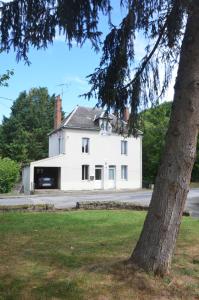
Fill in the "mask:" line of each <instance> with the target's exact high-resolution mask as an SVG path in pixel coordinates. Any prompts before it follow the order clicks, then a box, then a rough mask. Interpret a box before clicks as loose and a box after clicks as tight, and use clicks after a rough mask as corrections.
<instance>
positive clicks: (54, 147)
mask: <svg viewBox="0 0 199 300" xmlns="http://www.w3.org/2000/svg"><path fill="white" fill-rule="evenodd" d="M59 139H60V146H59ZM64 153H65V138H64V131H63V130H59V131H57V132H56V133H54V134H51V135H50V136H49V144H48V156H49V157H51V156H55V155H59V154H64Z"/></svg>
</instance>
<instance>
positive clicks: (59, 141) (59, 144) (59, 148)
mask: <svg viewBox="0 0 199 300" xmlns="http://www.w3.org/2000/svg"><path fill="white" fill-rule="evenodd" d="M58 152H59V154H61V138H60V137H59V138H58Z"/></svg>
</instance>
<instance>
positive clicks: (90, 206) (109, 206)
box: [76, 201, 190, 216]
mask: <svg viewBox="0 0 199 300" xmlns="http://www.w3.org/2000/svg"><path fill="white" fill-rule="evenodd" d="M76 209H84V210H100V209H102V210H114V209H127V210H136V211H148V206H145V205H142V204H133V203H130V202H117V201H92V202H87V201H85V202H77V203H76ZM183 215H184V216H190V213H189V212H188V211H184V213H183Z"/></svg>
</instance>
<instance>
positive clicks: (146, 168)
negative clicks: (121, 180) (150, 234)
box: [140, 102, 171, 183]
mask: <svg viewBox="0 0 199 300" xmlns="http://www.w3.org/2000/svg"><path fill="white" fill-rule="evenodd" d="M170 114H171V102H165V103H163V104H161V105H159V106H157V107H154V108H150V109H147V110H145V111H143V112H142V113H141V116H140V118H141V124H142V125H141V127H140V129H141V130H142V132H143V133H144V134H143V143H142V145H143V151H142V153H143V154H142V159H143V180H144V181H146V182H148V183H154V181H155V178H156V175H157V171H158V166H159V164H160V158H161V154H162V151H163V149H164V143H165V136H166V132H167V129H168V124H169V119H170Z"/></svg>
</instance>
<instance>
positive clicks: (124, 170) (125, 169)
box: [121, 166, 128, 180]
mask: <svg viewBox="0 0 199 300" xmlns="http://www.w3.org/2000/svg"><path fill="white" fill-rule="evenodd" d="M121 179H125V180H127V179H128V167H127V166H121Z"/></svg>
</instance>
